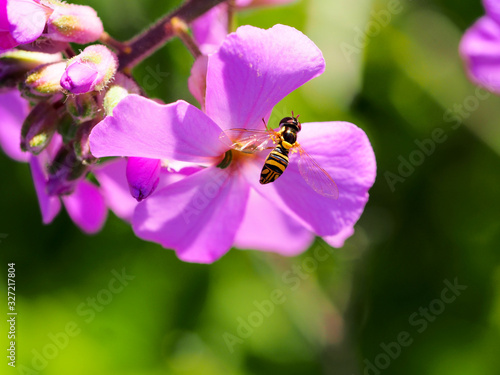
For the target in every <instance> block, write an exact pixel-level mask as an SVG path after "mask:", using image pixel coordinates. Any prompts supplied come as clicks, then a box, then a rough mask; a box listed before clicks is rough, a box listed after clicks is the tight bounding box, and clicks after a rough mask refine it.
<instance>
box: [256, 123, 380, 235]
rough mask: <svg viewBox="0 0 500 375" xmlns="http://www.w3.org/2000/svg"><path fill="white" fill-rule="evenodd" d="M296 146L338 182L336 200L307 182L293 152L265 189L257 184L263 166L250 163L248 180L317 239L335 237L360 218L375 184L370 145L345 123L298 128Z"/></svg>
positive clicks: (361, 132)
mask: <svg viewBox="0 0 500 375" xmlns="http://www.w3.org/2000/svg"><path fill="white" fill-rule="evenodd" d="M299 142H300V144H301V145H302V146H303V148H304V149H305V150H306V151H307V152H308V153H309V154H310V155H311V157H313V158H314V159H315V160H316V162H317V163H318V164H319V165H320V166H321V167H322V168H323V169H324V170H325V171H327V172H328V173H329V174H330V176H331V177H332V178H333V179H334V180H335V182H336V183H337V186H338V189H339V198H338V199H337V200H333V199H330V198H327V197H324V196H322V195H320V194H318V193H316V192H315V191H314V190H313V189H312V188H311V187H310V186H309V185H308V184H307V183H306V181H305V180H304V179H303V178H302V176H301V174H300V172H299V168H298V165H297V163H298V160H299V157H300V156H299V155H298V154H296V153H295V154H291V155H290V164H289V166H288V168H287V169H286V170H285V172H284V173H283V175H282V176H281V177H280V178H278V179H277V180H276V181H275V182H273V183H271V184H267V185H259V184H258V180H259V174H260V169H261V168H262V163H260V164H259V163H248V164H247V166H246V169H247V171H246V172H247V173H246V175H247V177H248V178H249V182H250V183H251V184H252V185H253V186H254V187H255V188H256V189H257V191H258V192H260V193H261V194H263V195H264V196H265V197H267V198H268V199H269V200H270V201H272V202H274V203H275V204H277V205H278V206H279V207H280V208H281V209H283V210H284V211H285V212H286V213H288V214H289V215H292V216H293V217H295V218H296V219H297V220H298V221H299V222H300V223H301V224H302V225H305V226H306V228H308V229H310V230H312V231H313V232H315V233H316V234H318V235H319V236H331V235H336V234H339V233H340V232H342V231H343V230H347V229H346V228H348V227H352V226H353V225H354V224H355V223H356V221H357V220H358V219H359V217H360V216H361V214H362V212H363V209H364V206H365V204H366V202H367V201H368V190H369V189H370V188H371V186H372V185H373V183H374V181H375V176H376V164H375V155H374V154H373V149H372V147H371V145H370V142H369V140H368V138H367V136H366V134H365V133H364V132H363V130H361V129H360V128H358V127H357V126H355V125H353V124H350V123H347V122H323V123H307V124H302V131H301V133H300V134H299ZM346 233H349V232H346Z"/></svg>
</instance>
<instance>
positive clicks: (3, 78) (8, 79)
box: [0, 50, 62, 88]
mask: <svg viewBox="0 0 500 375" xmlns="http://www.w3.org/2000/svg"><path fill="white" fill-rule="evenodd" d="M60 60H62V56H61V54H59V53H57V54H49V53H41V52H29V51H21V50H11V51H8V52H5V53H2V54H1V55H0V88H4V87H7V88H12V87H15V86H16V85H17V84H18V83H19V82H20V81H21V80H22V79H23V78H24V76H25V75H26V73H27V72H29V71H30V70H32V69H35V68H36V67H38V66H40V65H44V64H48V63H52V62H56V61H60Z"/></svg>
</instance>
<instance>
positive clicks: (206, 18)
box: [191, 0, 295, 55]
mask: <svg viewBox="0 0 500 375" xmlns="http://www.w3.org/2000/svg"><path fill="white" fill-rule="evenodd" d="M293 1H295V0H236V1H235V5H236V9H237V10H238V11H241V10H244V9H248V8H256V7H261V6H273V5H283V4H287V3H291V2H293ZM191 28H192V30H193V37H194V39H195V40H196V42H197V43H198V46H199V48H200V51H201V52H202V53H203V54H205V55H208V54H209V53H212V52H215V51H216V50H217V48H219V45H220V44H221V43H222V42H223V41H224V38H225V37H226V35H227V34H228V29H229V25H228V4H227V3H226V2H225V3H222V4H220V5H217V6H215V7H213V8H212V9H210V10H209V11H208V12H206V13H205V14H204V15H203V16H201V17H199V18H197V19H196V20H195V21H194V22H193V23H192V24H191Z"/></svg>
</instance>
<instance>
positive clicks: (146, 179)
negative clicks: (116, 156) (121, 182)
mask: <svg viewBox="0 0 500 375" xmlns="http://www.w3.org/2000/svg"><path fill="white" fill-rule="evenodd" d="M160 171H161V160H158V159H147V158H133V157H130V158H128V161H127V172H126V174H127V181H128V185H129V189H130V194H132V196H133V197H134V198H135V199H137V201H138V202H140V201H142V200H143V199H146V198H147V197H149V196H150V195H151V194H152V193H153V192H154V191H155V189H156V187H157V186H158V182H159V181H160Z"/></svg>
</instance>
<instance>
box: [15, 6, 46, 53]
mask: <svg viewBox="0 0 500 375" xmlns="http://www.w3.org/2000/svg"><path fill="white" fill-rule="evenodd" d="M50 12H51V11H50V9H49V8H47V7H45V6H43V5H41V4H39V3H38V2H36V1H33V0H15V1H13V0H8V1H7V16H8V19H9V23H10V32H11V35H12V37H13V38H14V39H15V40H16V42H17V43H18V44H25V43H30V42H33V41H34V40H35V39H37V38H38V37H39V36H40V35H42V33H43V30H44V28H45V24H46V22H47V19H48V17H49V15H50Z"/></svg>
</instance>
